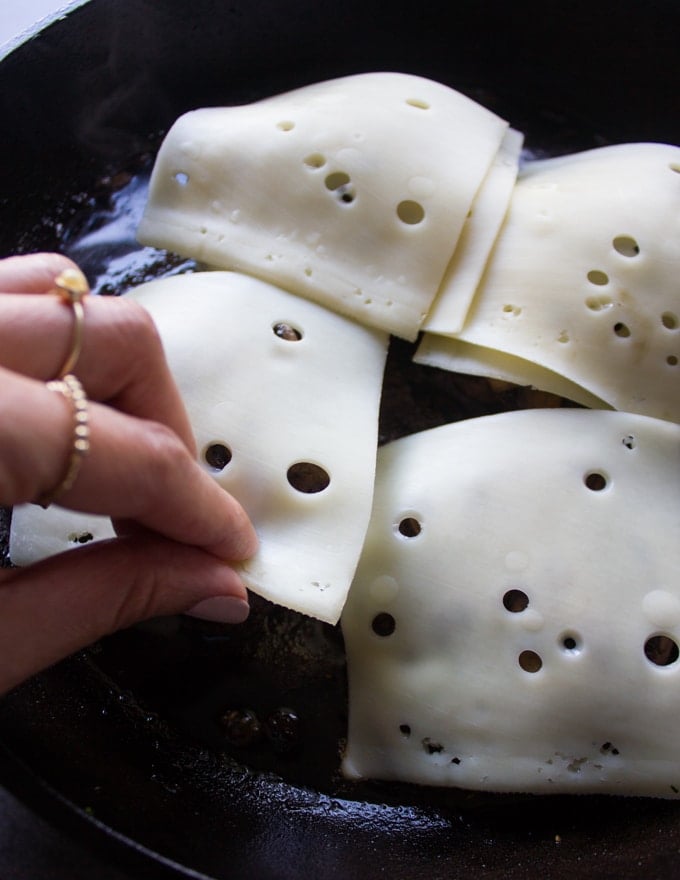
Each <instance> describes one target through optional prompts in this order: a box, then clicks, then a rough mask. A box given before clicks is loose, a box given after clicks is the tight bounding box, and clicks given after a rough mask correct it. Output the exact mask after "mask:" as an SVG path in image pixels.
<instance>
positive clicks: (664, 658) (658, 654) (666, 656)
mask: <svg viewBox="0 0 680 880" xmlns="http://www.w3.org/2000/svg"><path fill="white" fill-rule="evenodd" d="M645 657H646V658H647V659H648V660H649V662H650V663H653V664H654V665H655V666H670V665H671V664H672V663H677V661H678V657H680V649H678V645H677V642H676V641H675V639H672V638H671V637H670V636H666V635H655V636H650V638H648V639H647V641H646V642H645Z"/></svg>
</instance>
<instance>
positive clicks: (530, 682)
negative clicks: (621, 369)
mask: <svg viewBox="0 0 680 880" xmlns="http://www.w3.org/2000/svg"><path fill="white" fill-rule="evenodd" d="M679 465H680V426H678V425H675V424H672V423H671V422H667V421H662V420H656V419H651V418H648V417H645V416H640V415H629V414H626V413H619V412H612V411H597V410H594V411H590V410H578V409H557V410H525V411H522V412H512V413H503V414H501V415H495V416H488V417H484V418H480V419H474V420H468V421H462V422H457V423H455V424H452V425H447V426H444V427H440V428H435V429H433V430H430V431H427V432H424V433H422V434H416V435H412V436H410V437H406V438H403V439H400V440H397V441H395V442H393V443H391V444H389V445H387V446H385V447H383V448H382V449H381V450H380V452H379V458H378V470H377V476H376V489H375V502H374V510H373V514H372V518H371V524H370V527H369V531H368V534H367V539H366V545H365V550H364V554H363V556H362V559H361V562H360V564H359V567H358V570H357V574H356V578H355V581H354V584H353V585H352V589H351V591H350V596H349V599H348V601H347V605H346V607H345V611H344V613H343V616H342V629H343V634H344V637H345V644H346V650H347V656H348V663H349V698H350V705H349V735H348V743H347V749H346V754H345V757H344V761H343V771H344V773H345V774H346V775H347V776H349V777H351V778H362V777H368V778H378V779H386V780H404V781H407V782H413V783H422V784H429V785H442V786H460V787H463V788H469V789H478V790H488V791H527V792H537V793H548V792H602V793H619V794H639V795H655V796H660V797H675V796H676V795H677V794H678V792H679V791H680V743H679V742H678V737H677V728H678V723H679V722H680V708H679V707H680V702H679V700H678V697H679V695H680V660H679V659H678V645H680V584H679V582H678V571H680V542H679V541H678V540H677V538H678V534H679V533H680V466H679Z"/></svg>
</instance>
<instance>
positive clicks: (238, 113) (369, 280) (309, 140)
mask: <svg viewBox="0 0 680 880" xmlns="http://www.w3.org/2000/svg"><path fill="white" fill-rule="evenodd" d="M507 127H508V126H507V123H506V122H504V121H503V120H502V119H500V118H499V117H498V116H496V115H495V114H493V113H491V112H490V111H489V110H487V109H485V108H484V107H482V106H481V105H479V104H476V103H475V102H474V101H471V100H470V99H469V98H466V97H465V96H464V95H461V94H460V93H458V92H456V91H454V90H453V89H450V88H448V87H446V86H444V85H441V84H440V83H436V82H433V81H431V80H427V79H424V78H422V77H417V76H411V75H408V74H401V73H366V74H358V75H355V76H349V77H342V78H340V79H336V80H332V81H330V82H322V83H315V84H313V85H310V86H306V87H304V88H301V89H298V90H296V91H293V92H289V93H287V94H283V95H277V96H275V97H273V98H269V99H267V100H264V101H259V102H257V103H255V104H251V105H246V106H239V107H224V108H207V109H202V110H196V111H193V112H191V113H187V114H186V115H185V116H183V117H181V118H180V119H179V120H178V121H177V122H176V123H175V125H174V126H173V128H172V129H171V130H170V132H169V133H168V136H167V138H166V139H165V142H164V143H163V146H162V147H161V149H160V152H159V154H158V159H157V162H156V165H155V168H154V172H153V176H152V178H151V188H150V194H149V202H148V205H147V208H146V211H145V214H144V217H143V218H142V222H141V224H140V227H139V239H140V241H141V242H142V243H143V244H149V245H153V246H154V247H161V248H165V249H167V250H172V251H175V252H177V253H179V254H183V255H189V256H191V257H192V258H193V259H196V260H199V261H200V262H202V263H205V264H208V265H213V266H217V267H220V268H222V269H238V270H239V271H243V272H246V273H247V274H251V275H257V276H258V277H261V278H265V279H266V280H268V281H270V282H272V283H273V284H277V285H279V286H280V287H283V288H284V289H286V290H291V291H293V292H294V293H297V294H298V295H300V296H303V297H305V298H307V299H311V300H314V301H316V302H318V303H321V304H322V305H324V306H326V307H328V308H331V309H334V310H335V311H337V312H339V313H340V314H344V315H349V316H350V317H352V318H354V319H355V320H357V321H359V322H360V323H362V324H366V325H368V326H371V327H378V328H379V329H381V330H386V331H387V332H390V333H394V334H396V335H397V336H402V337H404V338H407V339H415V337H416V336H417V332H418V328H419V326H420V324H421V322H422V320H423V318H424V316H425V314H426V313H427V310H428V309H429V307H430V304H431V302H432V300H433V298H434V296H435V294H436V292H437V289H438V287H439V285H440V283H441V281H442V278H443V276H444V273H445V271H446V267H447V265H448V263H449V260H450V259H451V255H452V254H453V252H454V250H455V247H456V243H457V241H458V237H459V235H460V233H461V230H462V228H463V224H464V222H465V218H466V216H467V214H468V211H469V209H470V205H471V204H472V202H473V200H474V198H475V195H476V192H477V190H478V188H479V186H480V184H481V182H482V181H483V180H484V178H485V176H486V174H487V172H488V170H489V167H490V165H491V163H492V161H493V159H494V157H495V155H496V153H497V151H498V148H499V146H500V143H501V141H502V139H503V136H504V134H505V132H506V130H507Z"/></svg>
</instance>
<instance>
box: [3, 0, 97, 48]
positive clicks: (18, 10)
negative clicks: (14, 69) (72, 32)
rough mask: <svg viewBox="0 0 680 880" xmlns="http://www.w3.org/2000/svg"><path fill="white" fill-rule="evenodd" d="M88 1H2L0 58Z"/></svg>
mask: <svg viewBox="0 0 680 880" xmlns="http://www.w3.org/2000/svg"><path fill="white" fill-rule="evenodd" d="M87 2H89V0H70V2H65V0H2V13H1V14H0V58H4V57H5V55H8V54H9V53H10V52H11V51H12V50H13V49H16V47H17V46H20V45H21V43H23V42H24V41H25V40H27V39H29V38H30V37H32V36H33V35H34V34H36V33H37V32H38V31H39V30H40V29H41V28H42V27H44V26H45V25H47V24H49V23H50V22H52V21H54V20H55V19H57V18H59V17H60V16H62V15H65V14H66V13H68V12H70V11H71V10H72V9H75V8H76V7H78V6H82V5H83V4H85V3H87Z"/></svg>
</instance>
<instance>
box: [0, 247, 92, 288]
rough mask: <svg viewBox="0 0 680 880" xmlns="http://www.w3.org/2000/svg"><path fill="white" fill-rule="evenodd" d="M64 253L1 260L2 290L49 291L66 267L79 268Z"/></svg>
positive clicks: (0, 277)
mask: <svg viewBox="0 0 680 880" xmlns="http://www.w3.org/2000/svg"><path fill="white" fill-rule="evenodd" d="M77 268H78V267H77V266H76V264H75V263H74V262H73V261H72V260H69V258H68V257H64V256H63V255H62V254H53V253H40V254H27V255H25V256H20V257H7V258H6V259H4V260H0V290H2V291H7V292H8V293H47V292H48V291H49V290H53V289H54V279H55V278H56V277H57V275H59V274H61V272H63V271H64V270H65V269H77Z"/></svg>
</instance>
